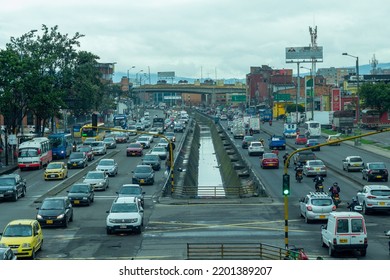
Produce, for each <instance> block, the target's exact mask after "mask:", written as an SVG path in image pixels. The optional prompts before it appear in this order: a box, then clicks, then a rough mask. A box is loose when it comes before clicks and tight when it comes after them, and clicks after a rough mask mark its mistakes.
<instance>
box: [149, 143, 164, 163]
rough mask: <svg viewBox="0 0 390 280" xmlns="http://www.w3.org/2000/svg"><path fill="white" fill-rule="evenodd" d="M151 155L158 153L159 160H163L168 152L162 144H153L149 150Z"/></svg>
mask: <svg viewBox="0 0 390 280" xmlns="http://www.w3.org/2000/svg"><path fill="white" fill-rule="evenodd" d="M150 154H151V155H158V156H159V157H160V159H161V160H165V159H166V158H167V155H168V152H167V150H166V148H164V147H162V146H155V147H154V148H153V149H152V150H151V151H150Z"/></svg>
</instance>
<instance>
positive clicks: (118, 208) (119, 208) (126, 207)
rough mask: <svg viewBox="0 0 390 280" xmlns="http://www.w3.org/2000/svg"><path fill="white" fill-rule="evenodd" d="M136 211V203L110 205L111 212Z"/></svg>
mask: <svg viewBox="0 0 390 280" xmlns="http://www.w3.org/2000/svg"><path fill="white" fill-rule="evenodd" d="M131 212H137V205H135V204H134V203H114V204H113V205H112V207H111V213H131Z"/></svg>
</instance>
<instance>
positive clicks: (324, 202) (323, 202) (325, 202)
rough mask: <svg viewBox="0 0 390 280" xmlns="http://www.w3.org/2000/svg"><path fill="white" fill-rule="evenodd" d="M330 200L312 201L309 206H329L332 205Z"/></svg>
mask: <svg viewBox="0 0 390 280" xmlns="http://www.w3.org/2000/svg"><path fill="white" fill-rule="evenodd" d="M332 203H333V202H332V200H331V199H312V200H311V204H312V205H314V206H329V205H332Z"/></svg>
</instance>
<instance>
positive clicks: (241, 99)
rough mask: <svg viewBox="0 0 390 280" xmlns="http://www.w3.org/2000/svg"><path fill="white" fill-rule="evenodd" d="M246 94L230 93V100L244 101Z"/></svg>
mask: <svg viewBox="0 0 390 280" xmlns="http://www.w3.org/2000/svg"><path fill="white" fill-rule="evenodd" d="M245 101H246V95H232V102H245Z"/></svg>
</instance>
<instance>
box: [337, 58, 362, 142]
mask: <svg viewBox="0 0 390 280" xmlns="http://www.w3.org/2000/svg"><path fill="white" fill-rule="evenodd" d="M342 55H346V56H350V57H353V58H355V59H356V76H357V77H356V97H357V102H356V121H357V125H358V127H359V125H360V117H361V114H360V96H359V80H360V77H359V57H358V56H354V55H350V54H349V53H346V52H345V53H342ZM356 133H360V132H359V131H356ZM360 140H361V138H356V139H355V146H360V144H361V142H360Z"/></svg>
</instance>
